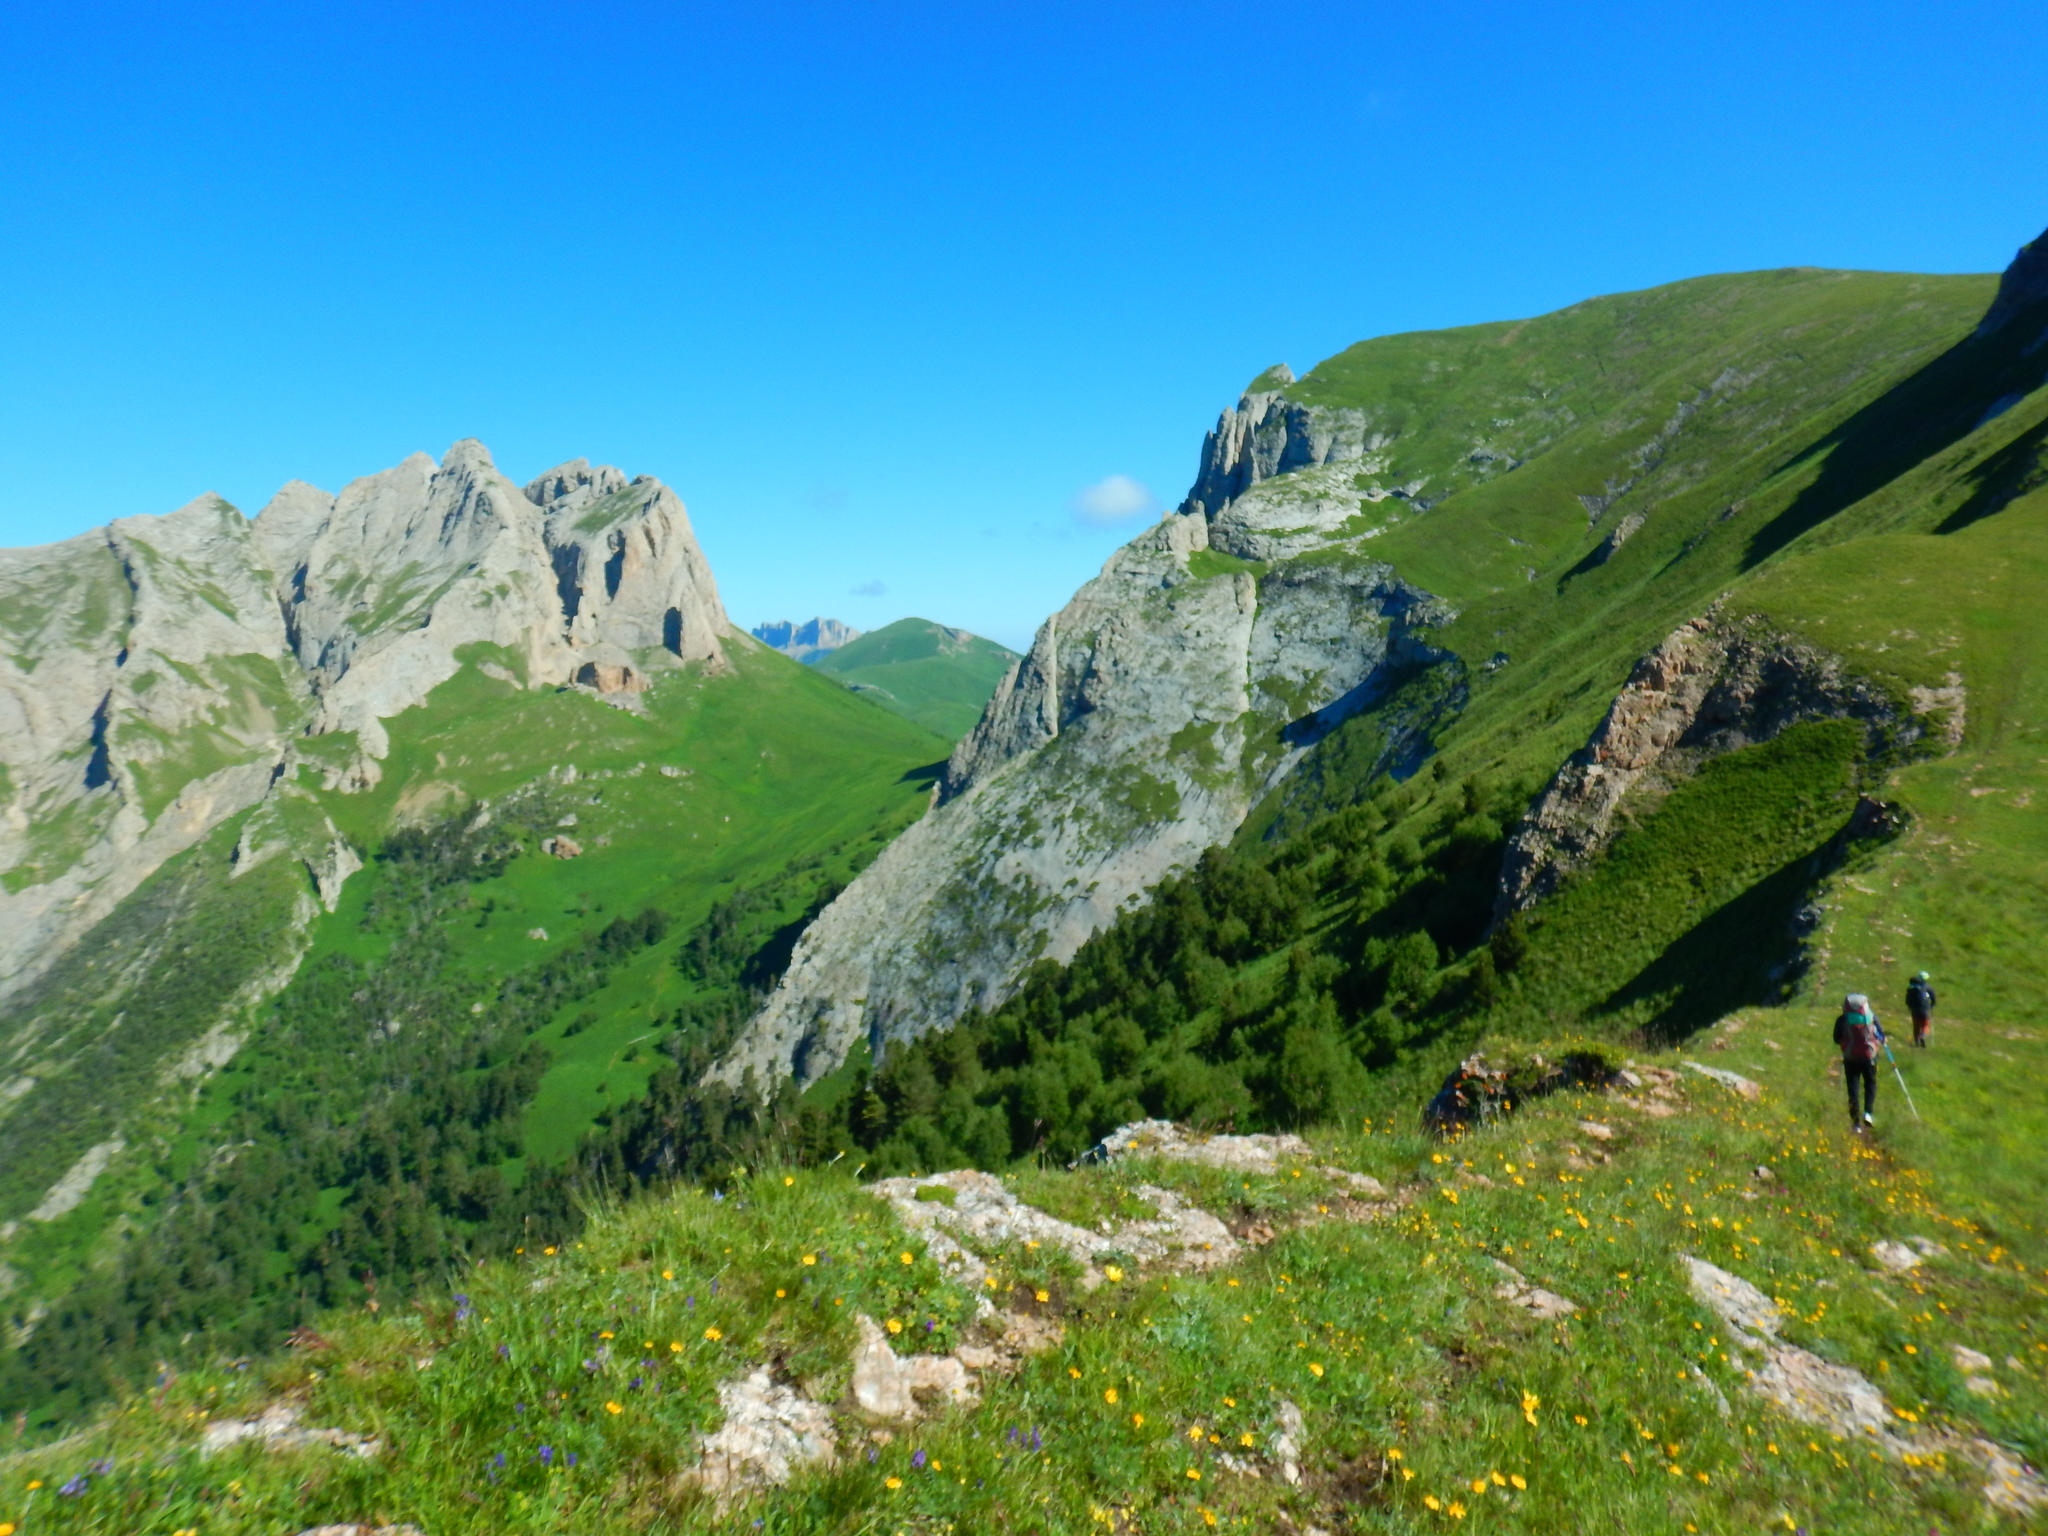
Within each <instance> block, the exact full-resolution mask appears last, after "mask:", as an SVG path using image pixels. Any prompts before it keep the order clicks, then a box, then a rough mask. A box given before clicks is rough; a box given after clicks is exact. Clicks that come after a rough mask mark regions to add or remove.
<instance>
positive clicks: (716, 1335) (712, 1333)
mask: <svg viewBox="0 0 2048 1536" xmlns="http://www.w3.org/2000/svg"><path fill="white" fill-rule="evenodd" d="M704 1337H705V1338H707V1339H709V1340H710V1341H711V1342H712V1343H714V1344H716V1343H717V1342H718V1341H719V1340H720V1339H722V1338H724V1337H725V1335H724V1334H723V1333H720V1332H719V1331H718V1330H717V1329H716V1328H706V1329H705V1330H704Z"/></svg>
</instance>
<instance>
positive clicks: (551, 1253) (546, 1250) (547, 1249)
mask: <svg viewBox="0 0 2048 1536" xmlns="http://www.w3.org/2000/svg"><path fill="white" fill-rule="evenodd" d="M541 1252H542V1253H545V1254H547V1255H548V1256H549V1257H553V1255H554V1252H555V1250H554V1249H552V1248H543V1249H541Z"/></svg>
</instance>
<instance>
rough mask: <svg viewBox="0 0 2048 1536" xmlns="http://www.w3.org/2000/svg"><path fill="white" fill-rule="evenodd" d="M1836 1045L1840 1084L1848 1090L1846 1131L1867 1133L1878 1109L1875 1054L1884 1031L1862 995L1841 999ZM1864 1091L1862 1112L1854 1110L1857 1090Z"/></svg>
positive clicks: (1874, 1122) (1873, 1124) (1880, 1043)
mask: <svg viewBox="0 0 2048 1536" xmlns="http://www.w3.org/2000/svg"><path fill="white" fill-rule="evenodd" d="M1835 1044H1836V1045H1837V1046H1839V1047H1840V1048H1841V1052H1842V1081H1843V1083H1844V1084H1846V1085H1847V1087H1848V1089H1849V1129H1850V1130H1852V1131H1860V1130H1868V1129H1870V1128H1871V1127H1873V1126H1875V1125H1876V1124H1877V1121H1876V1120H1874V1119H1873V1118H1872V1117H1871V1111H1872V1110H1874V1109H1876V1108H1877V1053H1878V1049H1879V1047H1881V1046H1882V1045H1883V1044H1884V1029H1883V1027H1882V1026H1881V1025H1879V1023H1878V1022H1877V1010H1875V1009H1874V1008H1872V1007H1871V1006H1870V999H1869V998H1867V997H1865V996H1864V995H1863V994H1862V993H1861V992H1851V993H1850V994H1849V995H1848V996H1847V997H1845V998H1843V999H1842V1013H1841V1017H1839V1018H1838V1019H1836V1020H1835ZM1859 1084H1860V1085H1861V1086H1862V1089H1863V1110H1862V1113H1861V1114H1858V1113H1857V1110H1856V1089H1857V1086H1858V1085H1859Z"/></svg>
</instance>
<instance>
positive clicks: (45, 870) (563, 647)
mask: <svg viewBox="0 0 2048 1536" xmlns="http://www.w3.org/2000/svg"><path fill="white" fill-rule="evenodd" d="M734 633H735V631H733V630H732V628H731V626H730V625H729V624H728V623H727V621H726V617H725V611H724V608H723V606H722V605H721V604H720V602H719V598H718V591H717V587H716V585H715V583H714V582H713V580H712V577H711V571H710V568H709V566H708V564H707V563H706V562H705V559H704V556H703V553H702V551H701V550H700V549H699V548H698V546H697V542H696V538H695V535H694V534H693V533H692V531H691V528H690V523H689V517H688V514H687V512H686V511H685V510H684V507H683V504H682V502H681V500H680V499H679V498H678V497H677V496H676V495H675V494H674V492H672V491H670V490H669V489H668V488H667V487H666V486H664V485H663V484H662V483H661V482H660V481H658V480H656V479H654V478H652V477H651V476H641V477H639V478H638V479H635V480H633V481H631V482H628V481H627V480H626V478H625V477H624V476H623V475H622V474H620V472H619V471H618V470H616V469H612V468H609V467H603V466H601V467H598V468H592V466H591V465H590V464H589V463H588V462H587V461H585V460H582V459H577V460H573V461H571V462H569V463H567V464H563V465H560V466H557V467H556V468H555V469H552V470H550V471H548V472H547V474H545V475H542V476H540V477H539V478H538V479H536V480H535V481H534V482H533V483H532V484H531V485H529V486H527V487H526V488H524V489H522V488H520V487H518V486H516V485H514V484H513V483H512V482H511V481H509V480H507V479H506V478H505V477H504V476H503V475H502V474H500V473H499V472H498V470H497V468H496V466H495V465H494V464H493V463H492V462H491V457H490V454H489V452H488V451H487V450H486V449H485V448H484V447H483V445H482V444H481V443H477V442H475V441H472V440H465V441H463V442H459V443H457V444H455V446H454V447H452V448H451V449H450V450H449V451H448V453H447V455H446V457H444V458H443V459H442V460H441V462H440V463H438V464H436V463H435V461H434V460H433V459H432V458H430V457H428V456H427V455H426V454H415V455H413V456H412V457H411V458H409V459H407V460H406V461H405V462H404V463H402V464H400V465H398V466H396V467H395V468H392V469H389V470H386V471H384V472H383V473H382V474H378V475H372V476H369V477H366V478H364V479H361V480H357V481H354V482H352V483H351V484H350V485H348V486H347V487H345V488H344V489H343V490H342V491H341V493H340V494H339V495H329V494H328V493H326V492H324V491H320V490H317V489H315V488H314V487H312V486H310V485H307V484H305V483H304V482H301V481H294V482H292V483H291V484H289V485H287V486H285V487H284V489H283V490H281V491H279V492H278V494H277V496H276V497H275V498H273V500H272V501H271V502H270V504H269V505H268V506H266V507H265V508H264V510H263V511H262V513H260V514H259V515H258V516H257V517H256V518H255V519H254V520H253V521H252V520H250V519H247V518H244V517H243V516H242V514H241V513H240V512H238V511H237V510H236V509H235V508H233V507H232V506H230V505H229V504H228V503H227V502H225V501H223V500H221V499H220V498H219V497H217V496H213V495H206V496H201V497H199V498H198V499H197V500H195V501H193V502H191V503H189V504H188V505H186V506H184V507H182V508H180V509H179V510H178V511H176V512H173V513H170V514H169V515H167V516H162V517H155V516H150V517H129V518H121V519H117V520H116V521H115V522H114V523H112V524H110V525H109V526H108V527H107V528H105V529H102V530H99V531H97V532H94V533H90V534H84V535H81V536H79V537H78V538H75V539H69V540H65V541H64V542H62V543H59V544H53V545H48V546H44V547H41V548H35V549H23V550H9V551H4V552H0V642H4V644H0V997H4V996H6V995H8V994H10V993H12V992H14V991H16V990H18V989H19V988H20V987H21V986H23V985H25V984H26V983H27V982H29V981H30V980H32V979H33V978H34V977H35V976H36V975H38V974H40V973H41V972H42V971H44V970H45V969H47V968H48V966H49V965H50V964H51V963H53V962H54V961H55V960H56V959H57V957H58V956H60V955H61V954H63V953H64V951H65V950H66V949H68V948H69V947H70V946H71V945H72V944H74V943H76V942H77V941H78V940H79V938H80V937H82V936H83V935H84V934H86V933H87V932H89V931H90V930H91V929H92V928H93V926H94V925H95V924H97V923H98V922H99V921H101V920H102V919H103V918H104V917H105V916H106V915H107V913H109V912H110V911H112V910H113V908H114V907H115V906H116V905H118V903H119V902H120V901H121V900H122V899H123V898H124V897H126V896H127V895H128V894H129V893H130V892H132V891H134V890H135V889H136V888H137V886H139V885H140V884H141V882H142V881H143V880H145V879H147V878H148V876H149V875H150V874H151V873H153V872H154V871H155V870H157V869H158V868H160V867H161V866H162V865H163V863H164V861H165V860H167V859H169V858H171V857H172V856H174V855H175V854H177V853H179V852H181V851H183V850H184V849H186V848H190V847H192V846H193V845H195V844H196V843H197V842H199V841H200V840H201V839H202V838H204V837H205V836H206V835H207V834H208V833H209V832H211V831H212V830H213V829H214V828H215V827H217V826H219V825H220V824H221V823H222V822H224V821H225V820H227V819H228V818H229V817H231V816H234V815H236V814H238V813H240V812H242V811H244V810H247V809H248V808H249V807H250V806H252V805H255V804H257V803H258V802H259V801H261V800H262V799H263V798H264V796H265V794H266V793H268V792H270V790H271V787H272V785H273V784H275V783H276V782H278V781H279V779H280V778H281V776H284V775H286V774H287V773H289V772H290V771H291V770H292V768H293V767H294V765H295V764H296V763H297V761H298V760H299V755H300V754H299V749H298V746H297V743H298V742H299V741H300V740H301V739H302V738H303V737H305V736H309V735H313V736H317V735H326V734H335V733H352V734H353V736H354V739H355V742H356V743H357V747H358V750H357V751H356V752H355V754H354V760H353V762H352V763H347V764H345V765H344V766H342V767H340V768H333V767H332V766H331V765H330V780H331V783H330V787H335V788H344V789H345V788H355V787H362V786H365V785H368V784H372V783H375V782H376V780H377V777H378V775H379V772H380V770H379V767H378V759H379V758H381V757H382V756H383V755H384V753H385V752H386V751H387V750H388V741H387V738H386V736H385V732H384V727H383V724H382V721H383V720H384V719H385V718H387V717H389V716H391V715H394V714H397V713H398V712H400V711H402V710H404V709H408V708H410V707H412V706H413V705H415V704H417V703H419V702H420V701H421V700H423V699H424V698H425V697H426V696H427V694H428V693H429V692H431V691H432V690H433V689H434V688H435V687H436V686H438V685H439V684H440V683H442V682H444V681H446V680H447V679H448V678H449V677H451V676H453V675H454V673H455V672H456V670H457V669H458V667H459V666H460V665H461V661H460V660H459V659H458V653H459V652H461V651H462V649H463V647H465V646H469V645H473V644H477V643H479V642H482V643H484V644H487V645H490V646H493V647H495V648H497V650H498V652H499V653H500V654H502V655H504V656H506V657H507V658H509V659H511V660H512V661H513V662H514V663H515V664H516V666H517V667H518V669H519V670H520V671H521V672H522V673H523V677H522V679H521V680H522V681H524V682H526V683H528V684H530V685H533V686H541V685H554V684H560V683H566V682H571V681H583V682H587V683H591V684H593V685H595V686H600V687H603V686H607V685H610V686H614V687H618V686H635V685H637V681H638V673H644V672H645V670H646V669H647V668H649V667H659V666H663V665H668V666H675V665H681V664H683V663H687V662H701V663H707V664H714V665H715V664H717V663H718V662H719V661H720V657H721V652H720V649H719V647H720V643H721V641H722V640H723V639H724V638H726V637H728V636H730V635H733V634H734ZM493 665H495V663H493ZM635 669H638V673H636V670H635ZM307 854H308V856H309V857H312V858H316V859H318V860H319V861H320V862H321V867H322V868H323V869H325V870H327V871H329V874H328V879H329V880H330V881H331V880H333V879H335V878H345V873H346V872H345V870H344V869H343V866H344V865H346V864H347V863H348V862H349V858H350V857H353V855H350V856H348V857H344V856H342V855H340V854H337V853H335V852H334V851H333V850H332V849H331V847H323V848H320V849H309V850H307ZM318 894H319V895H320V898H321V899H322V900H323V901H326V900H330V899H331V897H332V892H331V891H329V890H328V889H326V888H324V887H323V888H322V889H320V891H319V893H318Z"/></svg>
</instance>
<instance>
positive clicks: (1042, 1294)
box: [1031, 1290, 1052, 1301]
mask: <svg viewBox="0 0 2048 1536" xmlns="http://www.w3.org/2000/svg"><path fill="white" fill-rule="evenodd" d="M1031 1294H1032V1295H1033V1296H1036V1297H1037V1298H1038V1299H1039V1300H1040V1301H1051V1300H1052V1292H1051V1291H1047V1290H1036V1291H1033V1292H1032V1293H1031Z"/></svg>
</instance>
